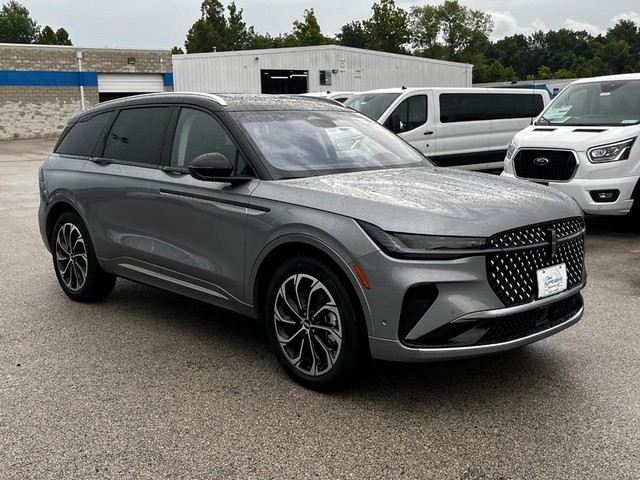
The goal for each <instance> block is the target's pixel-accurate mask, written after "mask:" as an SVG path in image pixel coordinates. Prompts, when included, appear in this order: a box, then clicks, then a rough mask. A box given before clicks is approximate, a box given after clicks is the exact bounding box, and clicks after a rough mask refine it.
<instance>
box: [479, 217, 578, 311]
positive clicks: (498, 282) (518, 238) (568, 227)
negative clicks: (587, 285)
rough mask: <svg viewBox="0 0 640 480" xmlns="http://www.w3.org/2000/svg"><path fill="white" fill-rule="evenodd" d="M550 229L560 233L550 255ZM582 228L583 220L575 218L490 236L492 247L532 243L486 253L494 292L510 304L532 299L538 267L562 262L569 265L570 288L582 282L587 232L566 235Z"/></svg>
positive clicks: (568, 280) (519, 303) (534, 293)
mask: <svg viewBox="0 0 640 480" xmlns="http://www.w3.org/2000/svg"><path fill="white" fill-rule="evenodd" d="M551 229H555V230H556V233H557V237H558V248H557V254H556V256H555V257H552V256H551V247H550V246H549V244H548V243H547V239H548V233H547V231H548V230H551ZM583 229H584V220H583V219H582V218H575V219H568V220H562V221H557V222H553V223H548V224H542V225H534V226H531V227H527V228H524V229H521V230H516V231H511V232H506V233H501V234H499V235H496V236H494V237H492V238H491V239H489V247H490V248H510V247H526V246H527V245H530V246H531V248H525V249H523V250H519V251H510V252H509V251H507V252H501V253H497V254H492V255H487V278H488V279H489V284H490V285H491V288H492V289H493V291H494V293H495V294H496V295H497V296H498V298H499V299H500V300H502V302H503V303H504V305H505V306H507V307H511V306H514V305H521V304H524V303H528V302H531V301H533V300H535V298H536V294H537V291H538V289H537V277H536V272H537V270H539V269H541V268H546V267H550V266H552V265H558V264H560V263H564V264H566V267H567V289H571V288H573V287H575V286H577V285H580V284H581V283H582V281H583V272H584V234H582V235H579V236H577V237H575V238H572V239H567V238H568V237H571V236H572V235H575V234H578V233H580V232H581V231H583Z"/></svg>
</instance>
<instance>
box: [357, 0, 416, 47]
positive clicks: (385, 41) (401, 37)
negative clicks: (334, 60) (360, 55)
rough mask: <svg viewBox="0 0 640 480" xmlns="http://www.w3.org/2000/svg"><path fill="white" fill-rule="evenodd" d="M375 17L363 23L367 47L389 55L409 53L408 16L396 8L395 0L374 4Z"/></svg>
mask: <svg viewBox="0 0 640 480" xmlns="http://www.w3.org/2000/svg"><path fill="white" fill-rule="evenodd" d="M372 10H373V15H372V16H371V18H370V19H369V20H365V21H364V22H363V26H364V31H365V36H366V39H367V41H366V43H365V47H366V48H368V49H371V50H379V51H382V52H389V53H407V50H406V48H405V47H404V45H406V44H407V43H408V42H409V26H408V14H407V12H405V11H404V10H403V9H401V8H399V7H396V4H395V2H394V0H380V3H374V4H373V7H372Z"/></svg>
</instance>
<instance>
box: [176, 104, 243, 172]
mask: <svg viewBox="0 0 640 480" xmlns="http://www.w3.org/2000/svg"><path fill="white" fill-rule="evenodd" d="M214 152H217V153H221V154H223V155H224V156H225V157H227V159H229V161H230V162H231V164H232V165H233V166H234V172H233V173H234V175H250V174H251V173H249V172H248V171H247V170H249V168H248V167H247V162H246V160H245V159H244V156H243V155H242V154H241V153H240V151H239V150H238V148H237V146H236V144H235V143H234V142H233V140H232V139H231V137H230V136H229V134H228V133H227V132H226V131H225V129H224V128H223V127H222V125H220V122H219V121H218V120H217V119H216V118H215V117H213V116H212V115H209V114H208V113H205V112H203V111H201V110H196V109H193V108H183V109H182V110H181V111H180V117H179V118H178V125H177V126H176V132H175V135H174V139H173V148H172V150H171V166H172V167H178V168H188V167H189V164H190V163H191V162H192V161H193V160H194V159H195V158H196V157H198V156H199V155H202V154H204V153H214Z"/></svg>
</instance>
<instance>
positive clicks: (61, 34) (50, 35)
mask: <svg viewBox="0 0 640 480" xmlns="http://www.w3.org/2000/svg"><path fill="white" fill-rule="evenodd" d="M34 43H39V44H41V45H73V44H72V43H71V40H70V39H69V33H68V32H67V31H66V30H65V29H64V28H59V29H58V30H56V31H55V32H54V31H53V28H51V27H50V26H49V25H47V26H46V27H44V28H43V29H42V30H41V31H40V33H38V35H36V39H35V42H34Z"/></svg>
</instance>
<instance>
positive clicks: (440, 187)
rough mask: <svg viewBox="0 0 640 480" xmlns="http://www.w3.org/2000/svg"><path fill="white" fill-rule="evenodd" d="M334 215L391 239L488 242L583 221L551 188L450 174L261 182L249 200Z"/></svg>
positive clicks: (410, 171)
mask: <svg viewBox="0 0 640 480" xmlns="http://www.w3.org/2000/svg"><path fill="white" fill-rule="evenodd" d="M252 196H253V197H254V198H256V199H257V198H264V199H271V200H276V201H281V202H286V203H292V204H296V205H302V206H306V207H310V208H314V209H319V210H324V211H329V212H333V213H336V214H339V215H344V216H348V217H352V218H355V219H359V220H364V221H366V222H369V223H373V224H375V225H377V226H379V227H380V228H382V229H384V230H387V231H393V232H407V233H422V234H438V235H443V234H444V235H465V236H481V237H488V236H491V235H493V234H495V233H497V232H500V231H504V230H509V229H512V228H518V227H521V226H523V225H529V224H535V223H541V222H545V221H549V220H552V219H557V218H567V217H573V216H578V215H581V211H580V208H579V207H578V206H577V204H576V203H575V201H574V200H573V199H571V198H570V197H568V196H567V195H565V194H563V193H561V192H558V191H556V190H553V189H551V188H549V187H544V186H541V185H536V184H533V183H530V182H524V181H521V180H513V179H505V178H501V177H498V176H495V175H489V174H483V173H476V172H467V171H462V170H453V169H431V168H405V169H397V170H375V171H368V172H358V173H346V174H338V175H325V176H320V177H310V178H302V179H294V180H281V181H272V182H260V185H258V187H257V188H256V190H255V191H254V192H253V195H252Z"/></svg>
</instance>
